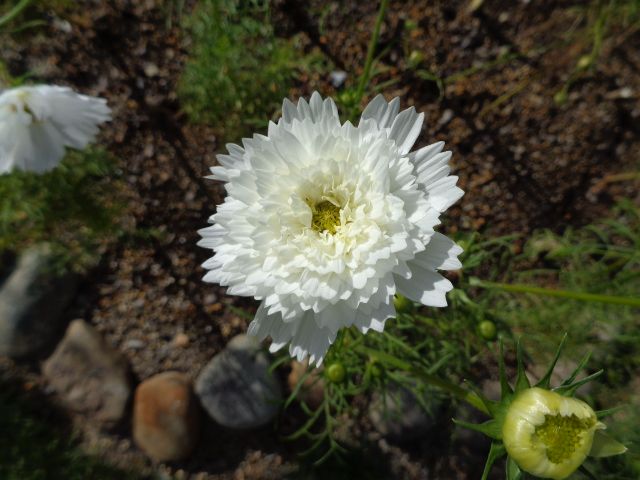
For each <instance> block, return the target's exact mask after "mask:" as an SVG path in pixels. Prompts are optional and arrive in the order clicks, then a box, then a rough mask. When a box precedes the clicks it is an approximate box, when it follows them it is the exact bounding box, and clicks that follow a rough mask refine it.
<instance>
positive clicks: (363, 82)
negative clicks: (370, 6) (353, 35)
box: [354, 0, 389, 106]
mask: <svg viewBox="0 0 640 480" xmlns="http://www.w3.org/2000/svg"><path fill="white" fill-rule="evenodd" d="M388 4H389V0H381V1H380V8H379V9H378V17H377V18H376V24H375V26H374V27H373V34H372V35H371V39H370V40H369V47H368V48H367V58H366V60H365V62H364V70H363V71H362V75H361V76H360V82H359V83H358V90H356V97H355V102H354V104H355V105H357V106H359V105H360V102H361V101H362V96H363V95H364V89H365V88H366V87H367V84H368V83H369V77H370V76H371V66H372V65H373V53H374V52H375V50H376V45H377V43H378V38H379V37H380V27H381V26H382V20H384V14H385V11H386V10H387V5H388Z"/></svg>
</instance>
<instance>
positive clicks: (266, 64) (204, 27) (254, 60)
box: [179, 0, 315, 140]
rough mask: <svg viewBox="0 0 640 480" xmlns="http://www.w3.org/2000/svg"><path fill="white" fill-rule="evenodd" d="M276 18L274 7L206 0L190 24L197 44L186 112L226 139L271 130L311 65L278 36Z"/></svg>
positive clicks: (184, 84)
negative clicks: (298, 75)
mask: <svg viewBox="0 0 640 480" xmlns="http://www.w3.org/2000/svg"><path fill="white" fill-rule="evenodd" d="M270 15H271V11H270V7H269V2H268V1H259V0H244V1H240V0H203V1H202V2H200V3H199V5H198V6H197V7H196V9H195V11H194V12H193V13H192V14H191V15H190V16H188V17H186V18H185V20H184V23H185V26H186V29H187V30H188V32H189V34H190V35H191V42H192V43H191V54H190V58H189V61H188V62H187V65H186V66H185V70H184V72H183V76H182V79H181V82H180V86H179V94H180V97H181V100H182V105H183V108H184V109H185V111H186V112H187V113H188V114H189V116H190V118H191V119H192V120H194V121H196V122H201V123H207V124H209V125H212V126H214V127H216V128H217V129H218V130H219V131H220V133H221V136H222V137H224V138H227V139H230V140H231V139H233V140H235V139H237V138H239V137H240V136H242V135H243V134H244V133H246V132H248V131H249V130H250V129H255V128H265V127H266V123H267V120H265V118H266V119H268V118H270V117H271V116H272V115H273V114H274V112H276V111H277V110H278V109H279V107H280V105H281V102H282V98H284V97H286V96H287V94H288V92H289V89H290V87H291V86H292V83H293V79H294V74H295V73H296V69H297V68H303V67H304V65H305V63H306V62H307V59H305V57H304V56H303V55H302V53H301V52H300V51H299V50H298V49H296V47H295V40H294V39H292V40H285V39H282V38H277V37H276V36H275V35H274V31H273V27H272V25H271V21H270ZM310 61H315V60H310ZM265 114H266V115H265Z"/></svg>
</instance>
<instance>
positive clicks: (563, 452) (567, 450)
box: [535, 414, 596, 463]
mask: <svg viewBox="0 0 640 480" xmlns="http://www.w3.org/2000/svg"><path fill="white" fill-rule="evenodd" d="M595 423H596V419H595V418H593V417H588V418H578V417H577V416H576V415H574V414H571V415H569V416H563V415H545V420H544V423H543V424H542V425H540V426H538V427H536V431H535V434H536V436H537V437H538V438H539V439H540V440H541V441H542V443H544V445H545V446H546V452H547V458H548V459H549V461H551V462H553V463H562V462H564V461H565V460H567V459H568V458H570V457H571V456H572V455H573V453H574V452H575V451H576V450H577V449H578V448H580V446H581V444H582V441H583V433H585V432H588V431H589V430H591V428H592V427H593V426H594V424H595Z"/></svg>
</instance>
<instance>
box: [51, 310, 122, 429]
mask: <svg viewBox="0 0 640 480" xmlns="http://www.w3.org/2000/svg"><path fill="white" fill-rule="evenodd" d="M42 373H43V374H44V376H45V377H46V379H47V380H48V382H49V384H50V385H51V387H53V389H54V390H55V391H56V392H57V393H58V395H59V396H60V399H61V400H62V402H63V403H64V404H65V405H66V406H67V407H68V408H70V409H72V410H73V411H75V412H77V413H79V414H82V415H85V416H86V417H87V418H88V419H91V420H93V421H95V422H97V423H98V424H100V425H103V426H106V427H111V426H114V425H116V424H117V423H119V422H120V421H121V420H122V419H123V418H124V416H125V414H126V411H127V404H128V401H129V397H130V395H131V377H130V374H129V367H128V364H127V362H126V360H125V359H124V358H123V357H122V356H121V355H120V354H119V353H118V352H115V351H114V350H112V349H110V348H108V347H107V345H106V344H105V343H104V341H103V340H102V338H101V337H100V334H99V333H98V332H97V331H96V330H95V329H94V328H93V327H91V326H90V325H88V324H87V323H86V322H84V321H83V320H74V321H73V322H71V324H70V325H69V328H68V329H67V332H66V334H65V336H64V338H63V339H62V341H61V342H60V344H58V346H57V347H56V350H55V352H53V355H51V357H50V358H48V359H47V360H46V361H45V362H44V364H43V366H42Z"/></svg>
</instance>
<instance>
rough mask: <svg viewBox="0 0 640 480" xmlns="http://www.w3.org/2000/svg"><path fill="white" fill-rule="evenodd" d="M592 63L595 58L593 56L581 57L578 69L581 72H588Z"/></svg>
mask: <svg viewBox="0 0 640 480" xmlns="http://www.w3.org/2000/svg"><path fill="white" fill-rule="evenodd" d="M592 63H593V57H592V56H591V55H583V56H582V57H580V60H578V65H577V67H578V69H580V70H586V69H587V68H589V67H590V66H591V64H592Z"/></svg>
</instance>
